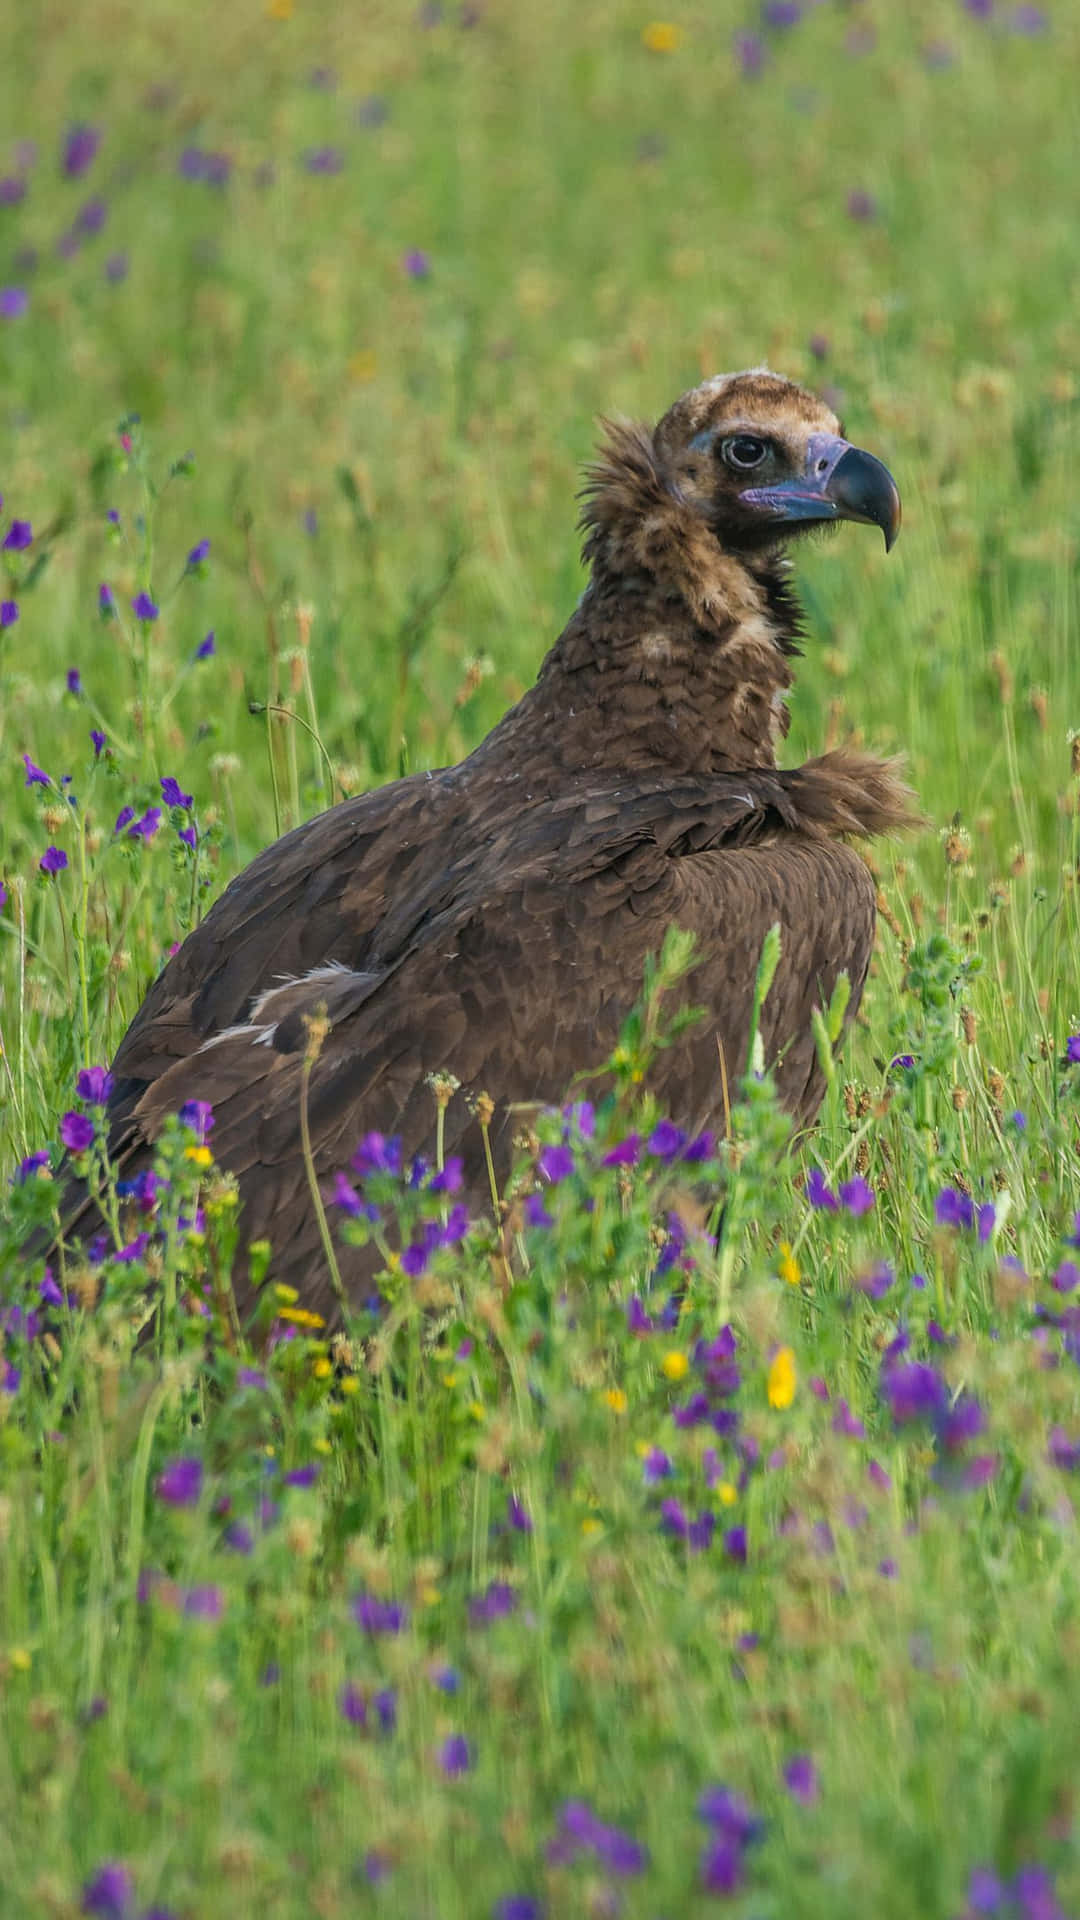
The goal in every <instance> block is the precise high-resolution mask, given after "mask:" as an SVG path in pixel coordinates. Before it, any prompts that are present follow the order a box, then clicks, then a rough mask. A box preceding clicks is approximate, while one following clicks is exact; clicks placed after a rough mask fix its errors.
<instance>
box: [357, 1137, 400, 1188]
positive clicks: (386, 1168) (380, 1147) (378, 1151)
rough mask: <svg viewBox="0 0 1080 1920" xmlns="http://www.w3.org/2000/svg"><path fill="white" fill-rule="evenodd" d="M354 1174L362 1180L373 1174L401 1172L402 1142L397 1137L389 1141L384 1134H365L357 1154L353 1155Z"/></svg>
mask: <svg viewBox="0 0 1080 1920" xmlns="http://www.w3.org/2000/svg"><path fill="white" fill-rule="evenodd" d="M352 1164H353V1172H354V1173H357V1174H359V1176H360V1178H361V1179H362V1180H364V1179H366V1178H367V1177H368V1176H369V1175H370V1174H373V1173H392V1174H399V1173H400V1172H401V1141H400V1139H398V1137H397V1136H396V1135H395V1136H394V1137H393V1138H392V1139H389V1140H388V1139H387V1138H386V1135H385V1134H382V1133H365V1135H364V1137H363V1139H362V1140H361V1142H360V1145H359V1146H358V1147H357V1149H356V1152H355V1153H354V1154H353V1160H352Z"/></svg>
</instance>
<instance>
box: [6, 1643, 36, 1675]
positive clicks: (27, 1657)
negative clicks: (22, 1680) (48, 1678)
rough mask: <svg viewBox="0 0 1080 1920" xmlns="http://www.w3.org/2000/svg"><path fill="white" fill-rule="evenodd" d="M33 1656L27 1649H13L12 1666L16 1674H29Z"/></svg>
mask: <svg viewBox="0 0 1080 1920" xmlns="http://www.w3.org/2000/svg"><path fill="white" fill-rule="evenodd" d="M31 1658H32V1656H31V1654H30V1652H29V1650H28V1649H27V1648H26V1647H12V1649H11V1664H12V1666H13V1667H14V1669H15V1671H16V1673H29V1671H30V1662H31Z"/></svg>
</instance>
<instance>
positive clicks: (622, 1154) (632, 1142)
mask: <svg viewBox="0 0 1080 1920" xmlns="http://www.w3.org/2000/svg"><path fill="white" fill-rule="evenodd" d="M640 1158H641V1136H640V1134H637V1133H628V1134H627V1136H626V1139H625V1140H620V1141H619V1142H618V1144H617V1146H614V1147H612V1148H611V1150H610V1152H609V1153H605V1155H604V1157H603V1159H602V1160H601V1162H600V1165H601V1166H602V1167H636V1166H637V1163H638V1161H639V1159H640Z"/></svg>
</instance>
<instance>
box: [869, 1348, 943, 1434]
mask: <svg viewBox="0 0 1080 1920" xmlns="http://www.w3.org/2000/svg"><path fill="white" fill-rule="evenodd" d="M881 1385H882V1391H883V1393H884V1395H885V1398H886V1399H887V1400H888V1402H889V1408H890V1411H891V1413H892V1417H893V1419H894V1421H895V1422H896V1425H897V1426H898V1427H902V1426H906V1425H907V1424H908V1422H909V1421H912V1420H923V1419H927V1418H930V1419H935V1418H937V1417H938V1416H940V1415H942V1414H943V1413H944V1411H945V1408H946V1406H947V1404H948V1389H947V1387H946V1385H945V1382H944V1380H943V1379H942V1378H941V1375H940V1374H939V1373H937V1372H936V1371H935V1369H934V1368H933V1367H931V1366H928V1365H927V1364H926V1362H925V1361H922V1360H911V1361H893V1362H892V1363H889V1364H887V1365H886V1366H885V1367H883V1368H882V1375H881Z"/></svg>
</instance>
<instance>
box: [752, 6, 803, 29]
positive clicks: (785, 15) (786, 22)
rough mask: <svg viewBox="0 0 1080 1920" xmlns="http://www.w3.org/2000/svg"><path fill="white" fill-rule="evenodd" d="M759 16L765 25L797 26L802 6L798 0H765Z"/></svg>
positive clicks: (778, 26) (800, 17)
mask: <svg viewBox="0 0 1080 1920" xmlns="http://www.w3.org/2000/svg"><path fill="white" fill-rule="evenodd" d="M761 16H762V19H763V20H764V22H765V25H766V26H767V27H777V28H783V27H797V26H798V24H799V21H800V20H801V19H802V7H801V5H800V4H799V0H765V5H764V6H763V7H762V9H761Z"/></svg>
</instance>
